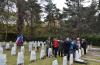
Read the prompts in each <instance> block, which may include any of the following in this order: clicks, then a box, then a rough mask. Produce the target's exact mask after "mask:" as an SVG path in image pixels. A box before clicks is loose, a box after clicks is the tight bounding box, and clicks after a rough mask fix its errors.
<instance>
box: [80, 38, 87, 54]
mask: <svg viewBox="0 0 100 65" xmlns="http://www.w3.org/2000/svg"><path fill="white" fill-rule="evenodd" d="M81 46H82V48H83V49H84V54H86V49H87V41H86V40H85V39H82V44H81Z"/></svg>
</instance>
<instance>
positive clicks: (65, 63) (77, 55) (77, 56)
mask: <svg viewBox="0 0 100 65" xmlns="http://www.w3.org/2000/svg"><path fill="white" fill-rule="evenodd" d="M91 48H92V46H88V48H87V52H88V50H90V49H91ZM83 55H84V50H83V48H81V49H79V50H76V52H75V59H73V54H70V60H69V62H68V61H67V56H64V57H63V64H62V65H74V63H73V62H74V61H77V62H84V60H82V59H81V57H82V56H83ZM52 65H58V61H57V59H55V60H54V61H53V62H52Z"/></svg>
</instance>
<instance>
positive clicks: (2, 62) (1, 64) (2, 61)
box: [0, 54, 7, 65]
mask: <svg viewBox="0 0 100 65" xmlns="http://www.w3.org/2000/svg"><path fill="white" fill-rule="evenodd" d="M6 62H7V59H6V54H0V65H7V64H6Z"/></svg>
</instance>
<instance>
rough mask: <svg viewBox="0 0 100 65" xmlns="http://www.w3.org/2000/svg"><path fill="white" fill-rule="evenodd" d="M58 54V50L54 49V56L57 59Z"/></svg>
mask: <svg viewBox="0 0 100 65" xmlns="http://www.w3.org/2000/svg"><path fill="white" fill-rule="evenodd" d="M57 52H58V48H54V56H55V58H57Z"/></svg>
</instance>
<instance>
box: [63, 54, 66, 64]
mask: <svg viewBox="0 0 100 65" xmlns="http://www.w3.org/2000/svg"><path fill="white" fill-rule="evenodd" d="M63 65H67V56H64V57H63Z"/></svg>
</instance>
